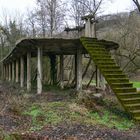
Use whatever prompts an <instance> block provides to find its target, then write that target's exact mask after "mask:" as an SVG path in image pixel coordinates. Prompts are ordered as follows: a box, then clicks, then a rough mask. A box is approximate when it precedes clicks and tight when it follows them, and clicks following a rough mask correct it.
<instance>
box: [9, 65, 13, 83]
mask: <svg viewBox="0 0 140 140" xmlns="http://www.w3.org/2000/svg"><path fill="white" fill-rule="evenodd" d="M11 80H12V76H11V63H9V81H11Z"/></svg>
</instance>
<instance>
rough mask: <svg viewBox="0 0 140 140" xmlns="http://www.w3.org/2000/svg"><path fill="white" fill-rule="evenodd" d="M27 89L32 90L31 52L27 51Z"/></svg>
mask: <svg viewBox="0 0 140 140" xmlns="http://www.w3.org/2000/svg"><path fill="white" fill-rule="evenodd" d="M27 91H28V92H30V91H31V52H28V53H27Z"/></svg>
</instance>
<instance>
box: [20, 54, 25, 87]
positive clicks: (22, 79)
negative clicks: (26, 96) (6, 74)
mask: <svg viewBox="0 0 140 140" xmlns="http://www.w3.org/2000/svg"><path fill="white" fill-rule="evenodd" d="M20 86H21V87H24V57H23V56H21V58H20Z"/></svg>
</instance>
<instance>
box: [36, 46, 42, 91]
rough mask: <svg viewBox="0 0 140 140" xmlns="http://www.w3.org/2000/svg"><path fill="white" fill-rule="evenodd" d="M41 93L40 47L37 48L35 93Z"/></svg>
mask: <svg viewBox="0 0 140 140" xmlns="http://www.w3.org/2000/svg"><path fill="white" fill-rule="evenodd" d="M41 93H42V48H40V47H38V50H37V94H41Z"/></svg>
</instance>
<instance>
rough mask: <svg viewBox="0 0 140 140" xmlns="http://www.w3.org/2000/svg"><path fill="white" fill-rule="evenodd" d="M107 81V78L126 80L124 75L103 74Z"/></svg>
mask: <svg viewBox="0 0 140 140" xmlns="http://www.w3.org/2000/svg"><path fill="white" fill-rule="evenodd" d="M104 76H105V77H107V79H108V78H109V79H110V78H127V77H126V75H125V74H104Z"/></svg>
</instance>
